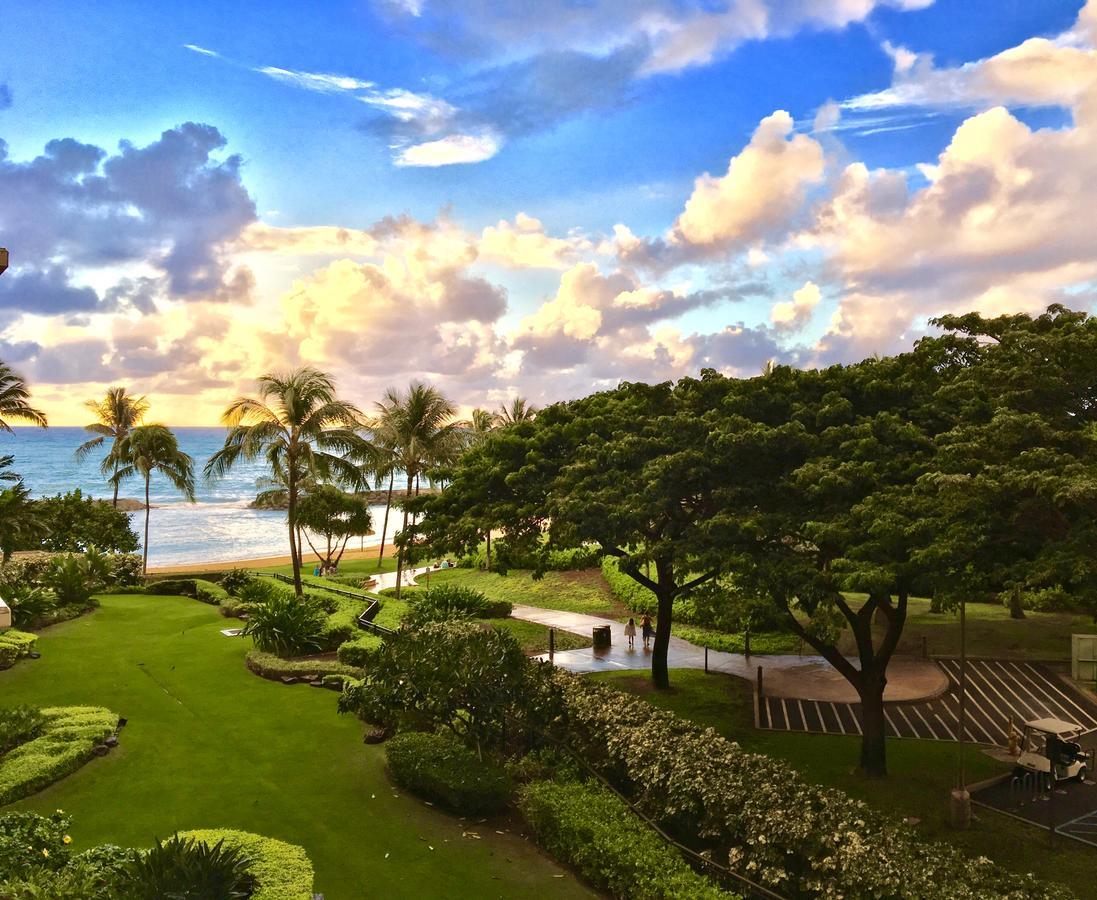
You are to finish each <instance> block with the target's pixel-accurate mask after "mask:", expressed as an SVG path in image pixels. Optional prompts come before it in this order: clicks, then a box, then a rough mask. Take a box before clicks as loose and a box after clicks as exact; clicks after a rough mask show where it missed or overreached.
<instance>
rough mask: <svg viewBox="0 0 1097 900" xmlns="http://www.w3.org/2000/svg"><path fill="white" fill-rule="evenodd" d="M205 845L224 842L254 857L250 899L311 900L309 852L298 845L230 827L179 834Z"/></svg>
mask: <svg viewBox="0 0 1097 900" xmlns="http://www.w3.org/2000/svg"><path fill="white" fill-rule="evenodd" d="M179 836H180V837H182V838H190V839H193V840H196V841H200V842H203V843H206V844H209V843H211V842H213V843H216V842H217V841H224V842H225V844H226V846H229V847H237V848H239V849H240V851H241V852H242V853H243V854H244V855H245V856H247V857H248V858H249V859H250V860H251V865H250V867H249V871H250V873H251V875H252V876H253V877H254V878H255V893H253V894H252V895H251V898H250V900H312V882H313V871H312V863H311V862H310V861H309V858H308V855H307V854H306V853H305V851H304V850H302V849H301V848H300V847H298V846H297V845H296V844H288V843H286V842H285V841H279V840H275V839H274V838H269V837H263V836H262V835H258V834H250V833H248V832H246V831H233V830H231V829H222V828H216V829H206V830H202V831H186V832H182V833H181V834H180V835H179Z"/></svg>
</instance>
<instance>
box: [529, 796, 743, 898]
mask: <svg viewBox="0 0 1097 900" xmlns="http://www.w3.org/2000/svg"><path fill="white" fill-rule="evenodd" d="M518 806H519V808H520V809H521V810H522V814H523V815H524V816H525V818H526V821H527V822H529V825H530V828H532V829H533V833H534V835H535V836H536V838H537V842H538V843H539V844H541V845H542V846H543V847H544V848H545V849H546V850H548V851H549V853H551V854H552V855H553V856H555V857H556V858H557V859H559V860H560V861H561V862H564V863H566V864H567V865H569V866H573V867H574V868H575V869H577V870H578V871H579V873H580V874H581V875H583V877H585V878H586V879H587V880H589V881H590V882H591V883H592V884H594V885H595V886H596V887H600V888H604V889H606V890H608V891H609V892H610V893H611V894H613V896H615V897H627V898H634V900H664V898H666V900H679V898H682V900H717V898H721V897H725V898H731V897H734V896H736V895H734V894H730V893H728V892H726V891H723V890H721V889H720V888H719V887H717V886H716V885H715V884H713V883H712V882H711V881H709V880H708V879H706V878H704V877H703V876H701V875H698V874H697V873H696V872H694V871H693V869H691V868H690V867H689V866H688V865H687V864H686V862H685V861H684V860H683V859H682V857H681V855H679V854H678V852H677V851H675V850H674V849H673V848H671V847H669V846H667V844H666V843H664V841H663V840H662V838H660V837H659V836H658V835H657V834H656V833H655V832H654V831H653V830H652V829H651V828H650V827H649V826H648V825H647V824H646V823H645V822H644V821H643V820H642V819H640V818H639V817H638V816H636V815H635V814H634V813H633V812H632V811H631V810H630V809H629V808H628V807H627V806H626V805H625V804H624V803H622V802H621V800H620V799H619V798H617V797H615V796H614V795H613V794H612V793H610V792H609V791H608V790H606V789H605V788H604V787H601V786H596V785H593V784H581V783H578V782H557V781H535V782H533V783H531V784H528V785H526V786H525V787H524V788H522V789H521V790H520V791H519V795H518Z"/></svg>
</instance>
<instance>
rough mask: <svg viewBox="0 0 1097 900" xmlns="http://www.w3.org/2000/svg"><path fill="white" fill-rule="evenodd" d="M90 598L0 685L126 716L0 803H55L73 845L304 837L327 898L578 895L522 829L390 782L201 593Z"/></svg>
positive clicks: (355, 738)
mask: <svg viewBox="0 0 1097 900" xmlns="http://www.w3.org/2000/svg"><path fill="white" fill-rule="evenodd" d="M102 604H103V605H102V608H101V609H99V610H98V611H96V612H94V613H92V614H91V615H89V616H85V617H84V618H82V619H77V620H75V621H72V622H68V623H65V624H63V625H58V626H55V627H53V628H50V629H47V630H46V631H44V632H43V633H42V634H41V637H40V640H39V643H38V649H39V650H40V651H41V653H42V658H41V659H40V660H36V661H28V662H24V663H21V664H20V665H18V666H16V667H14V668H13V669H10V670H8V671H5V672H0V698H2V702H3V703H4V704H20V703H27V704H34V705H51V704H91V705H103V706H107V707H109V708H111V709H113V710H115V711H117V712H118V713H119V714H120V715H123V716H125V717H126V718H127V719H128V720H129V724H128V725H127V726H126V728H125V729H124V730H123V731H122V735H121V745H120V747H119V748H118V749H117V750H115V751H114V752H113V753H111V754H110V755H109V756H107V757H106V758H104V759H94V760H92V762H90V763H89V764H88V765H86V766H85V767H84V768H83V769H81V770H80V771H78V772H76V773H75V774H74V775H72V776H70V777H69V778H67V779H65V780H63V781H61V782H59V783H58V784H56V785H53V786H52V787H50V788H48V789H46V790H45V791H43V792H41V793H39V794H36V795H35V796H33V797H31V798H29V799H27V800H25V801H22V802H21V803H19V804H15V805H13V806H12V807H10V808H13V809H14V808H23V809H32V810H36V811H39V812H45V811H48V810H53V809H56V808H61V809H64V810H66V811H67V812H69V813H71V814H72V815H73V817H74V819H75V824H74V830H73V836H74V838H75V839H76V843H77V846H79V847H86V846H89V845H92V844H99V843H103V842H113V843H117V844H122V845H130V846H147V845H149V844H150V843H151V842H152V841H153V840H154V839H155V838H157V837H164V836H167V835H170V834H171V833H172V832H173V831H175V830H176V829H190V828H210V827H217V828H241V829H245V830H248V831H253V832H258V833H260V834H265V835H269V836H271V837H277V838H281V839H283V840H287V841H291V842H293V843H295V844H300V845H302V846H303V847H304V848H305V849H306V851H307V852H308V854H309V856H310V857H311V859H312V861H313V863H314V865H315V867H316V876H317V878H316V890H317V891H322V892H323V893H324V894H325V895H326V896H327V897H328V898H329V900H356V898H360V897H363V896H367V895H369V896H391V897H423V896H435V897H437V896H450V897H516V896H545V897H579V896H592V894H591V892H590V891H589V890H587V889H586V888H585V887H583V886H582V885H580V884H579V883H578V882H577V881H576V880H575V879H574V878H573V877H572V876H571V875H570V874H567V873H566V872H565V870H563V869H562V868H561V867H559V866H557V865H556V864H555V863H553V862H552V861H550V860H548V859H546V858H545V857H543V856H542V855H541V854H540V853H538V851H537V850H536V849H535V848H534V847H533V846H532V844H529V843H527V842H525V841H524V840H522V839H521V838H519V837H517V836H515V835H513V834H510V833H507V834H505V835H498V834H496V833H495V830H496V828H500V829H503V828H505V827H506V826H504V825H502V824H500V825H495V824H494V823H488V824H486V825H483V826H479V827H476V831H477V832H478V833H479V834H480V835H481V837H482V840H476V839H474V838H471V837H466V838H463V837H462V830H463V829H462V826H461V823H460V822H458V820H456V819H453V818H450V817H449V816H446V815H444V814H442V813H440V812H437V811H435V810H433V809H431V808H430V807H428V806H426V805H424V804H422V803H420V802H418V801H417V800H415V799H414V798H412V797H410V796H407V795H405V794H404V793H403V792H402V791H397V790H395V789H393V787H392V786H391V785H390V783H389V781H388V779H387V778H386V776H385V773H384V750H383V748H382V747H379V746H374V745H366V744H363V743H362V733H363V728H362V725H361V723H360V722H358V721H357V720H356V719H354V718H353V717H348V716H340V715H338V714H337V712H336V709H335V704H336V695H335V694H333V693H331V692H329V691H321V690H317V689H315V688H310V687H307V686H303V685H300V686H293V687H287V686H285V685H282V684H277V683H275V682H271V681H266V680H264V679H261V678H258V677H256V676H254V675H252V674H250V673H249V672H248V671H247V670H246V669H245V668H244V662H243V657H244V654H245V653H246V652H247V650H248V649H250V646H251V642H250V641H248V640H246V639H240V638H226V637H223V636H222V635H221V634H219V633H218V632H219V629H221V628H223V627H225V625H226V622H225V620H224V619H223V618H221V616H220V615H219V614H218V612H217V610H216V609H215V608H213V607H210V606H207V605H205V604H202V603H197V602H195V601H193V600H186V599H183V598H178V597H149V596H107V597H104V598H103V600H102ZM230 624H231V623H230ZM396 795H398V796H396Z"/></svg>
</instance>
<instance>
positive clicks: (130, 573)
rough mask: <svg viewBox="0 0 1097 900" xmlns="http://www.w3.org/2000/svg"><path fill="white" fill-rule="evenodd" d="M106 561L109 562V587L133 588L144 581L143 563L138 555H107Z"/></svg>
mask: <svg viewBox="0 0 1097 900" xmlns="http://www.w3.org/2000/svg"><path fill="white" fill-rule="evenodd" d="M107 559H108V560H109V561H110V578H109V579H108V583H109V584H110V585H112V586H118V587H133V586H135V585H139V584H141V583H142V582H143V581H144V580H145V574H144V563H143V561H142V559H141V555H140V554H139V553H109V554H107Z"/></svg>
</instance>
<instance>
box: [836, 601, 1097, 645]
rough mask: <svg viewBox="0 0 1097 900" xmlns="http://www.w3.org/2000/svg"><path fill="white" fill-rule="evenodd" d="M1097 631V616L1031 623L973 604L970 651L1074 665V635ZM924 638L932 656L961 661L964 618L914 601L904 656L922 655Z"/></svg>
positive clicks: (1029, 616) (1034, 616) (1034, 618)
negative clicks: (1071, 643) (954, 658)
mask: <svg viewBox="0 0 1097 900" xmlns="http://www.w3.org/2000/svg"><path fill="white" fill-rule="evenodd" d="M854 597H856V595H854ZM1094 632H1097V625H1094V623H1093V618H1092V616H1087V615H1078V614H1076V613H1050V612H1035V611H1032V610H1028V611H1026V612H1025V618H1023V619H1011V618H1010V617H1009V608H1008V607H1005V606H1000V605H997V604H991V603H969V604H967V646H968V653H969V654H971V655H972V656H989V657H995V658H998V659H1029V660H1032V659H1047V660H1069V659H1070V636H1071V635H1072V634H1093V633H1094ZM923 636H925V638H926V644H927V646H928V649H929V652H930V654H931V655H933V656H959V655H960V616H959V613H958V612H946V613H931V612H930V611H929V600H924V599H921V598H912V599H911V600H910V604H909V608H908V612H907V624H906V627H905V628H904V629H903V636H902V638H901V640H900V642H899V648H898V652H899V653H900V654H904V653H905V654H911V655H916V654H919V653H921V650H922V637H923ZM845 643H846V645H847V646H843V650H845V651H847V652H854V653H855V652H856V651H855V650H854V649H853V644H852V639H851V637H850V636H849V635H848V634H847V635H846V638H845Z"/></svg>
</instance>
